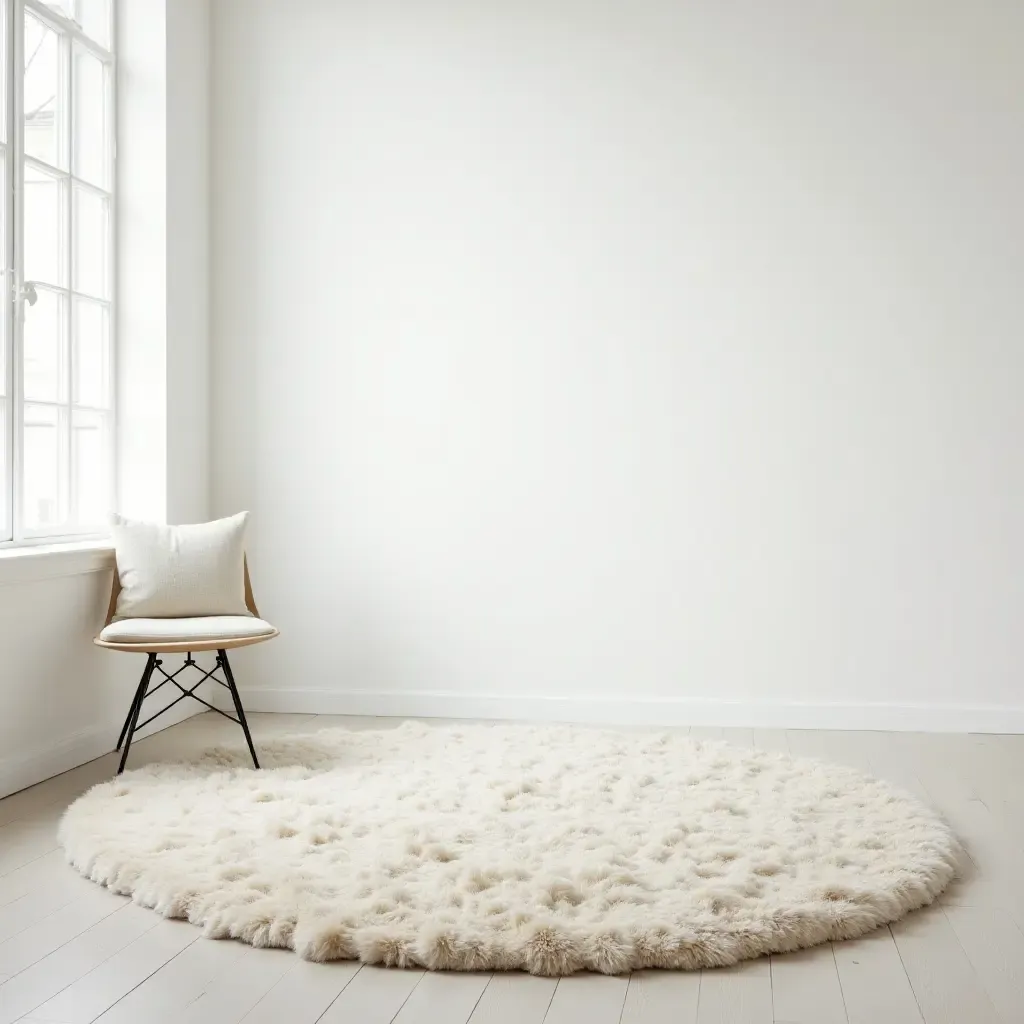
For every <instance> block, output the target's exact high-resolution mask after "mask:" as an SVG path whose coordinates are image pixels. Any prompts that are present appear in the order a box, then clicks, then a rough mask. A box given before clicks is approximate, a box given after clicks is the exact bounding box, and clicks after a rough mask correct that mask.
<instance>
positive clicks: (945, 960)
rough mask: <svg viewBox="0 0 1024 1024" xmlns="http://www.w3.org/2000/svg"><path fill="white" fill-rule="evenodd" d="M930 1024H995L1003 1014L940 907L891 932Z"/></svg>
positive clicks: (913, 916) (921, 912) (900, 923)
mask: <svg viewBox="0 0 1024 1024" xmlns="http://www.w3.org/2000/svg"><path fill="white" fill-rule="evenodd" d="M890 931H891V932H892V935H893V938H894V939H895V940H896V948H897V949H898V950H899V951H900V959H901V960H902V961H903V967H904V969H905V970H906V972H907V977H909V978H910V984H911V987H912V988H913V989H914V995H915V996H916V997H917V1003H918V1006H920V1008H921V1013H922V1015H923V1017H924V1019H925V1024H966V1022H970V1024H996V1022H997V1021H998V1020H999V1014H998V1013H997V1012H996V1009H995V1006H994V1005H993V1003H992V1000H991V999H990V998H989V996H988V994H987V993H986V991H985V988H984V986H983V985H982V982H981V978H979V977H978V975H977V973H976V972H975V970H974V967H973V966H972V964H971V962H970V960H968V959H967V954H966V953H965V952H964V949H963V946H961V945H960V940H959V939H958V938H957V937H956V933H955V932H954V931H953V928H952V926H951V925H950V923H949V921H948V920H947V919H946V915H945V913H944V911H943V909H942V908H941V907H938V906H932V907H926V908H925V909H924V910H919V911H918V912H917V913H916V914H911V915H909V916H908V917H905V918H904V919H903V920H902V921H897V922H896V923H895V924H893V925H892V926H891V928H890Z"/></svg>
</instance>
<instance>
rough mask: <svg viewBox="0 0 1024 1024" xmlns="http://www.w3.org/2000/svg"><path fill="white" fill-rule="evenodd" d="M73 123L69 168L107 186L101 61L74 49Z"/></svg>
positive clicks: (103, 74)
mask: <svg viewBox="0 0 1024 1024" xmlns="http://www.w3.org/2000/svg"><path fill="white" fill-rule="evenodd" d="M74 62H75V63H74V93H73V94H74V111H75V113H74V120H73V122H72V124H73V134H74V138H73V139H72V143H71V145H72V158H73V163H72V165H71V169H72V171H73V172H74V174H76V175H77V176H78V177H79V178H84V179H85V180H86V181H91V182H93V183H94V184H96V185H100V186H101V187H104V188H105V187H106V185H107V89H106V68H104V66H103V62H102V61H100V60H98V59H97V58H96V57H94V56H93V55H92V54H91V53H88V52H87V51H86V50H83V49H81V48H80V47H77V46H76V47H75V50H74Z"/></svg>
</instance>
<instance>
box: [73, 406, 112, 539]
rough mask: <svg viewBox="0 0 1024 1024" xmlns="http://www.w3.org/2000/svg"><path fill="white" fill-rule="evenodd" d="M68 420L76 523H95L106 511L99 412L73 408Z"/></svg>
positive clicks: (103, 421) (105, 449)
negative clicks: (70, 418)
mask: <svg viewBox="0 0 1024 1024" xmlns="http://www.w3.org/2000/svg"><path fill="white" fill-rule="evenodd" d="M72 416H73V418H72V420H71V452H72V458H71V465H72V467H73V470H74V487H75V504H76V512H77V514H76V517H75V518H76V525H77V526H99V525H100V524H102V523H103V521H104V520H105V519H106V517H107V514H108V513H109V512H110V478H109V476H108V471H109V465H110V456H109V451H110V443H109V440H110V439H109V435H108V434H107V417H106V416H105V415H104V414H103V413H96V412H85V411H83V410H81V409H76V410H75V411H74V413H73V414H72Z"/></svg>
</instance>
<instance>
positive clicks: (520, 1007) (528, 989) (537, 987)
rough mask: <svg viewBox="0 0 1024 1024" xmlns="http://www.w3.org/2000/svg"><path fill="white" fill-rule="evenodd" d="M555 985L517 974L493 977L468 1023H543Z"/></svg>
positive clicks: (545, 980)
mask: <svg viewBox="0 0 1024 1024" xmlns="http://www.w3.org/2000/svg"><path fill="white" fill-rule="evenodd" d="M557 984H558V982H557V980H556V979H555V978H537V977H534V976H533V975H532V974H523V973H521V972H519V971H508V972H501V973H496V974H493V975H492V976H491V980H490V981H489V982H488V983H487V988H485V989H484V993H483V995H482V996H481V997H480V1002H478V1003H477V1004H476V1007H475V1008H474V1010H473V1015H472V1016H471V1017H470V1018H469V1020H470V1024H543V1022H544V1018H545V1016H546V1015H547V1012H548V1007H549V1006H550V1005H551V999H552V997H553V996H554V994H555V987H556V986H557Z"/></svg>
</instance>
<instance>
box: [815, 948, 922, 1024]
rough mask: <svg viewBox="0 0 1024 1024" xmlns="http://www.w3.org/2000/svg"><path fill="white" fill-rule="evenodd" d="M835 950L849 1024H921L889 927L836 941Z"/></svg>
mask: <svg viewBox="0 0 1024 1024" xmlns="http://www.w3.org/2000/svg"><path fill="white" fill-rule="evenodd" d="M832 953H833V955H834V956H835V960H836V969H837V970H838V972H839V984H840V986H841V987H842V990H843V1002H844V1004H845V1006H846V1015H847V1017H848V1019H849V1022H850V1024H920V1021H921V1020H922V1018H921V1012H920V1010H919V1009H918V1005H917V999H916V997H915V996H914V990H913V988H911V985H910V979H909V978H908V977H907V973H906V971H905V970H904V969H903V961H902V960H901V959H900V954H899V950H898V949H897V948H896V943H895V942H894V941H893V937H892V935H891V934H890V932H889V929H888V928H878V929H876V930H875V931H873V932H871V933H870V934H868V935H865V936H863V937H862V938H859V939H852V940H851V941H849V942H836V943H833V945H832Z"/></svg>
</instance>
